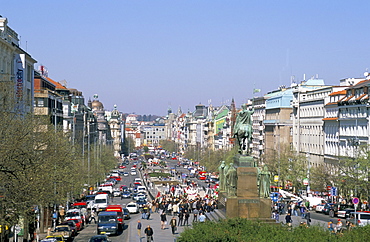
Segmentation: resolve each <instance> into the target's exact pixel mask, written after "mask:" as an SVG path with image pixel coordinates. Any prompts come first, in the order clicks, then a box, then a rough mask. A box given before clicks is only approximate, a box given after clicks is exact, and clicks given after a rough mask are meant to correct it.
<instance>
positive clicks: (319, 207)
mask: <svg viewBox="0 0 370 242" xmlns="http://www.w3.org/2000/svg"><path fill="white" fill-rule="evenodd" d="M325 204H326V203H321V204H318V205H316V207H315V211H316V213H322V209H323V208H324V206H325Z"/></svg>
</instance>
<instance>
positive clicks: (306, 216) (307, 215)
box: [305, 209, 311, 226]
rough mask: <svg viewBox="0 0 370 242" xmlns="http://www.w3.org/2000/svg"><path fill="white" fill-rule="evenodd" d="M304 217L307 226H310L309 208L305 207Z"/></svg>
mask: <svg viewBox="0 0 370 242" xmlns="http://www.w3.org/2000/svg"><path fill="white" fill-rule="evenodd" d="M305 218H306V220H307V222H306V223H307V226H310V225H311V213H310V210H308V209H307V211H306V215H305Z"/></svg>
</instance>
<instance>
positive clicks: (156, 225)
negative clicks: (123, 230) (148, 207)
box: [127, 213, 193, 242]
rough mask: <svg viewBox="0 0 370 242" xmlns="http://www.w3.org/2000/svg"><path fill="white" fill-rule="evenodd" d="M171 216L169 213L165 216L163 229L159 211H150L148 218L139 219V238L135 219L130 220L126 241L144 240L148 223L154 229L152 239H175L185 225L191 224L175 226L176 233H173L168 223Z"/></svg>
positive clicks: (162, 240) (168, 240)
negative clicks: (140, 226)
mask: <svg viewBox="0 0 370 242" xmlns="http://www.w3.org/2000/svg"><path fill="white" fill-rule="evenodd" d="M171 218H172V216H170V215H168V216H167V225H166V228H165V229H164V230H162V229H161V219H160V215H159V213H152V214H151V215H150V219H149V220H147V219H139V220H140V222H141V225H142V228H141V238H139V235H138V232H137V229H136V228H137V220H132V221H130V223H129V226H128V229H127V230H128V231H127V232H128V237H127V239H128V240H127V241H128V242H131V241H140V242H146V236H145V234H144V230H145V228H146V227H147V226H148V225H150V227H152V229H153V231H154V235H153V238H154V241H161V242H170V241H171V242H172V241H176V240H177V237H178V236H179V235H180V233H181V232H182V231H184V229H185V228H186V227H189V228H190V227H191V226H179V227H177V231H176V233H175V234H174V235H173V234H172V230H171V226H170V225H169V222H170V220H171ZM190 218H191V219H193V218H192V216H190ZM176 220H177V221H178V217H176ZM189 220H190V219H189ZM190 224H191V223H190Z"/></svg>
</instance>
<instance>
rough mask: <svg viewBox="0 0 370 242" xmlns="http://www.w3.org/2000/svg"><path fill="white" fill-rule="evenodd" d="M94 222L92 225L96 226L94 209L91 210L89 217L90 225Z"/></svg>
mask: <svg viewBox="0 0 370 242" xmlns="http://www.w3.org/2000/svg"><path fill="white" fill-rule="evenodd" d="M93 220H94V223H95V224H96V211H95V208H93V209H92V210H91V216H90V223H92V221H93Z"/></svg>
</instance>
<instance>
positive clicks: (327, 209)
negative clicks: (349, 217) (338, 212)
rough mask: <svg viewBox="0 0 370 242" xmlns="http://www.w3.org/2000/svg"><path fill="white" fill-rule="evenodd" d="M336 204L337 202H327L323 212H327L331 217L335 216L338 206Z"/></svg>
mask: <svg viewBox="0 0 370 242" xmlns="http://www.w3.org/2000/svg"><path fill="white" fill-rule="evenodd" d="M335 205H336V204H334V203H327V204H325V205H324V207H323V209H322V213H323V214H326V215H329V216H330V217H334V214H335V207H336V206H335Z"/></svg>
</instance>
